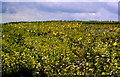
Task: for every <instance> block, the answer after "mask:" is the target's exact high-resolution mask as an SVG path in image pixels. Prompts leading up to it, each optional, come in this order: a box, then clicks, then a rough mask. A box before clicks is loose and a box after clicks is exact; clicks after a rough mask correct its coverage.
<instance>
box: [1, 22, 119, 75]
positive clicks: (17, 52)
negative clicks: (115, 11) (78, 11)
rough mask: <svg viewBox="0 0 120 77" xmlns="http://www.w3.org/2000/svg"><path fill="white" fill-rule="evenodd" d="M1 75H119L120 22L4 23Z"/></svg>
mask: <svg viewBox="0 0 120 77" xmlns="http://www.w3.org/2000/svg"><path fill="white" fill-rule="evenodd" d="M1 37H2V60H1V61H2V77H49V76H51V77H53V76H58V77H59V76H61V77H62V76H65V77H66V76H68V77H69V76H88V77H89V76H95V77H96V76H102V75H105V76H113V77H119V76H120V24H118V23H107V24H106V23H105V22H104V23H102V24H99V23H96V24H95V23H94V24H92V23H89V24H86V23H85V22H79V21H44V22H16V23H5V24H2V35H1Z"/></svg>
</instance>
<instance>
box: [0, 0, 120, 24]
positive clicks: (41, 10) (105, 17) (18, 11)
mask: <svg viewBox="0 0 120 77" xmlns="http://www.w3.org/2000/svg"><path fill="white" fill-rule="evenodd" d="M52 1H53V2H52ZM52 1H51V2H50V1H49V0H46V2H37V0H36V2H30V1H29V2H24V1H23V2H20V1H19V0H16V1H14V0H11V2H9V1H7V0H5V1H4V2H2V8H1V9H2V11H0V15H2V22H0V23H5V22H16V21H49V20H80V21H81V20H82V21H90V20H96V21H118V2H117V0H115V1H114V2H112V1H111V2H110V0H109V2H107V1H102V0H99V2H92V1H91V2H89V1H86V2H85V1H83V2H82V1H81V2H79V1H78V2H76V1H77V0H75V1H74V2H70V1H67V2H61V1H60V0H57V1H58V2H55V1H54V0H52ZM0 6H1V5H0Z"/></svg>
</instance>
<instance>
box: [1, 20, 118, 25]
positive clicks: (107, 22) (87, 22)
mask: <svg viewBox="0 0 120 77" xmlns="http://www.w3.org/2000/svg"><path fill="white" fill-rule="evenodd" d="M45 22H47V23H50V22H78V23H83V24H120V21H31V22H25V21H20V22H8V23H3V24H4V25H5V24H18V23H45Z"/></svg>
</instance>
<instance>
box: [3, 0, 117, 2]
mask: <svg viewBox="0 0 120 77" xmlns="http://www.w3.org/2000/svg"><path fill="white" fill-rule="evenodd" d="M118 1H119V0H2V2H118Z"/></svg>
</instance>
